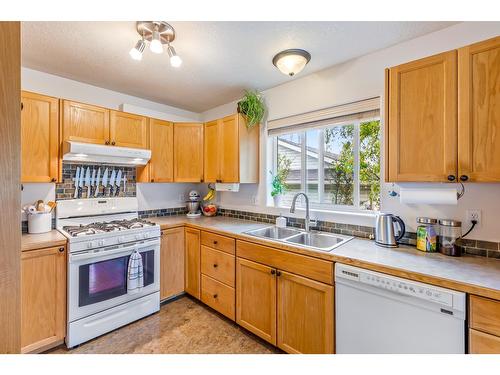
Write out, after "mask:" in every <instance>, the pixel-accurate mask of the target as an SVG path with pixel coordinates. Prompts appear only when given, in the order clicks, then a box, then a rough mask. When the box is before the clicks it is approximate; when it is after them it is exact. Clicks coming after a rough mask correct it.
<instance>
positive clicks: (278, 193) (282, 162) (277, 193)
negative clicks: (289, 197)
mask: <svg viewBox="0 0 500 375" xmlns="http://www.w3.org/2000/svg"><path fill="white" fill-rule="evenodd" d="M291 164H292V161H291V160H290V159H289V158H287V157H286V155H278V163H277V166H276V174H274V173H273V172H272V171H270V172H269V173H271V176H272V180H271V186H272V190H271V197H273V200H274V207H280V206H281V201H282V198H283V194H284V193H285V191H286V189H287V186H286V182H285V181H286V179H287V177H288V174H289V173H290V165H291Z"/></svg>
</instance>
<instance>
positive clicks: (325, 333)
mask: <svg viewBox="0 0 500 375" xmlns="http://www.w3.org/2000/svg"><path fill="white" fill-rule="evenodd" d="M277 274H278V277H277V280H278V296H277V301H278V303H277V310H278V340H277V345H278V347H279V348H281V349H283V350H285V351H286V352H288V353H304V354H321V353H333V349H334V345H333V343H334V336H333V314H334V311H333V287H332V286H330V285H326V284H323V283H320V282H317V281H314V280H310V279H307V278H305V277H302V276H297V275H294V274H291V273H288V272H284V271H280V270H278V271H277Z"/></svg>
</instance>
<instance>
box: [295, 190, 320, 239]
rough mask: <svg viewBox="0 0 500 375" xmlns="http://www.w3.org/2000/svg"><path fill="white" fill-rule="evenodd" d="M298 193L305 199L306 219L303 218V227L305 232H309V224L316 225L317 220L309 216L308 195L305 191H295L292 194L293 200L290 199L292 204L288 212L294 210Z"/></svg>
mask: <svg viewBox="0 0 500 375" xmlns="http://www.w3.org/2000/svg"><path fill="white" fill-rule="evenodd" d="M299 195H303V196H304V199H305V200H306V220H305V225H304V229H305V230H306V232H309V225H312V226H316V224H317V221H316V220H311V219H310V217H309V197H308V196H307V194H306V193H302V192H301V193H297V194H295V195H294V197H293V200H292V206H291V207H290V213H292V214H293V213H294V212H295V204H296V203H297V198H298V197H299Z"/></svg>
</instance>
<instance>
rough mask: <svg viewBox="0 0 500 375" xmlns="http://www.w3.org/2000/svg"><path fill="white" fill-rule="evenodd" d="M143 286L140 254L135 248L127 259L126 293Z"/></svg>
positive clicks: (138, 290)
mask: <svg viewBox="0 0 500 375" xmlns="http://www.w3.org/2000/svg"><path fill="white" fill-rule="evenodd" d="M143 287H144V267H143V265H142V257H141V254H140V253H139V252H138V251H137V250H135V251H134V252H133V253H132V255H130V258H129V260H128V272H127V293H129V294H133V293H138V292H140V291H141V289H142V288H143Z"/></svg>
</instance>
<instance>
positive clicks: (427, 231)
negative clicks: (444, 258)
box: [417, 217, 438, 253]
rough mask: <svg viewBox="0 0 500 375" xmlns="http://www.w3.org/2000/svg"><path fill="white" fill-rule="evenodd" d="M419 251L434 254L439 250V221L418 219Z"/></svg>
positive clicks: (428, 218) (424, 218)
mask: <svg viewBox="0 0 500 375" xmlns="http://www.w3.org/2000/svg"><path fill="white" fill-rule="evenodd" d="M417 224H418V227H417V249H418V250H421V251H426V252H431V253H434V252H436V251H437V248H438V241H437V234H438V221H437V219H432V218H430V217H417Z"/></svg>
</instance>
